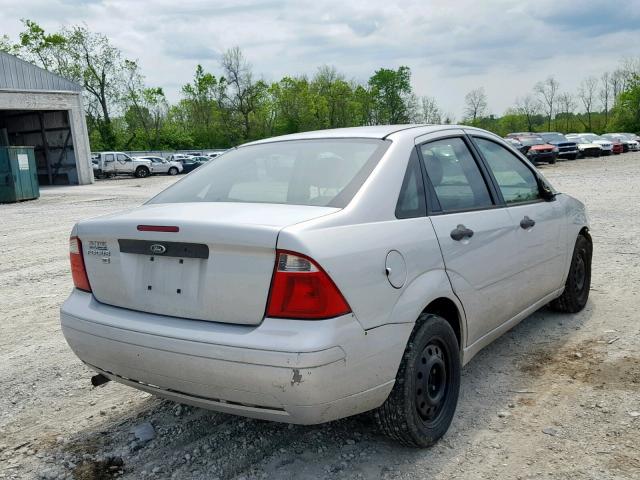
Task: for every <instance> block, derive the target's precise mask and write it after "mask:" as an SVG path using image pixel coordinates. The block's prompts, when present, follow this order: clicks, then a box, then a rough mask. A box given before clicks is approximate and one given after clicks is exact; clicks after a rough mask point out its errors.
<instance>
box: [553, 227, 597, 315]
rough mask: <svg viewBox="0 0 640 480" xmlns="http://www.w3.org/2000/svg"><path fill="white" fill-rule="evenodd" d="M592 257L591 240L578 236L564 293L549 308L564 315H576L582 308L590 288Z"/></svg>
mask: <svg viewBox="0 0 640 480" xmlns="http://www.w3.org/2000/svg"><path fill="white" fill-rule="evenodd" d="M592 256H593V245H592V244H591V240H589V239H588V238H587V237H586V236H584V235H578V238H577V239H576V245H575V247H574V249H573V257H572V259H571V267H570V268H569V275H568V276H567V281H566V282H565V286H564V292H563V293H562V295H561V296H560V297H559V298H557V299H555V300H554V301H553V302H551V304H550V306H551V308H553V309H554V310H557V311H559V312H565V313H577V312H579V311H580V310H582V309H583V308H584V306H585V305H586V304H587V300H588V299H589V289H590V288H591V257H592Z"/></svg>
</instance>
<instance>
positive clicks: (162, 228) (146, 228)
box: [138, 225, 180, 233]
mask: <svg viewBox="0 0 640 480" xmlns="http://www.w3.org/2000/svg"><path fill="white" fill-rule="evenodd" d="M138 231H139V232H172V233H175V232H179V231H180V227H176V226H173V225H138Z"/></svg>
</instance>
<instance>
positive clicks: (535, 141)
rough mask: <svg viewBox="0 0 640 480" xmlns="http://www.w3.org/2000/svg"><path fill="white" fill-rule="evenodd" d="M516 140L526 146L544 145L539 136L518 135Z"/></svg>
mask: <svg viewBox="0 0 640 480" xmlns="http://www.w3.org/2000/svg"><path fill="white" fill-rule="evenodd" d="M518 140H520V142H521V143H522V144H523V145H526V146H527V147H530V146H532V145H544V143H545V142H544V140H542V139H541V138H540V137H520V138H519V139H518Z"/></svg>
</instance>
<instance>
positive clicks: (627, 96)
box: [612, 73, 640, 132]
mask: <svg viewBox="0 0 640 480" xmlns="http://www.w3.org/2000/svg"><path fill="white" fill-rule="evenodd" d="M629 85H630V87H628V88H627V89H626V90H625V91H623V92H622V93H620V96H619V98H618V102H617V103H616V105H615V107H614V108H613V111H612V114H613V116H614V122H615V127H616V129H618V130H620V131H623V132H638V131H640V73H638V74H635V75H634V76H632V77H630V78H629Z"/></svg>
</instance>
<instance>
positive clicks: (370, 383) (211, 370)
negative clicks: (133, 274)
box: [61, 291, 411, 423]
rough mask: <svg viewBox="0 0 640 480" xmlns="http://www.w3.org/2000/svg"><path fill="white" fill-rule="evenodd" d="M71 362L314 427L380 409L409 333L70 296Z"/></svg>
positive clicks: (165, 392) (215, 404)
mask: <svg viewBox="0 0 640 480" xmlns="http://www.w3.org/2000/svg"><path fill="white" fill-rule="evenodd" d="M61 321H62V330H63V333H64V335H65V338H66V339H67V342H68V343H69V345H70V346H71V348H72V349H73V351H74V352H75V353H76V355H78V357H79V358H80V359H81V360H83V361H84V362H85V363H87V364H88V365H89V366H91V367H92V368H94V369H96V370H98V371H100V372H103V373H105V374H106V375H107V376H108V377H110V378H112V379H113V380H116V381H119V382H121V383H125V384H127V385H130V386H133V387H136V388H139V389H141V390H146V391H149V392H151V393H154V394H157V395H160V396H163V397H166V398H169V399H172V400H175V401H180V402H184V403H190V404H193V405H197V406H200V407H204V408H210V409H214V410H219V411H224V412H229V413H236V414H240V415H245V416H250V417H256V418H263V419H268V420H277V421H284V422H291V423H321V422H325V421H329V420H334V419H336V418H340V417H344V416H348V415H353V414H355V413H359V412H362V411H366V410H369V409H371V408H375V407H377V406H379V405H380V404H381V403H382V402H383V401H384V400H385V399H386V397H387V395H388V394H389V392H390V390H391V388H392V386H393V381H394V378H395V372H396V370H397V366H398V364H399V361H400V358H401V356H402V352H403V350H404V346H405V344H406V339H407V338H408V336H409V334H410V331H411V325H410V324H407V325H389V326H385V327H379V328H377V329H374V330H370V331H368V332H365V331H364V330H362V328H361V326H360V324H359V323H358V322H357V320H356V319H355V318H354V317H353V316H352V315H345V316H343V317H338V318H334V319H330V320H323V321H293V320H281V319H269V318H267V319H265V320H264V321H263V322H262V323H261V324H260V325H258V326H246V325H242V326H240V325H228V324H220V323H214V322H205V321H195V320H186V319H178V318H172V317H164V316H160V315H152V314H146V313H142V312H135V311H131V310H126V309H121V308H117V307H111V306H107V305H103V304H100V303H99V302H97V301H96V300H95V299H94V297H93V296H92V295H91V294H87V293H84V292H79V291H75V292H74V293H73V294H72V295H71V296H70V297H69V299H68V300H67V301H66V302H65V304H64V305H63V307H62V310H61Z"/></svg>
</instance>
